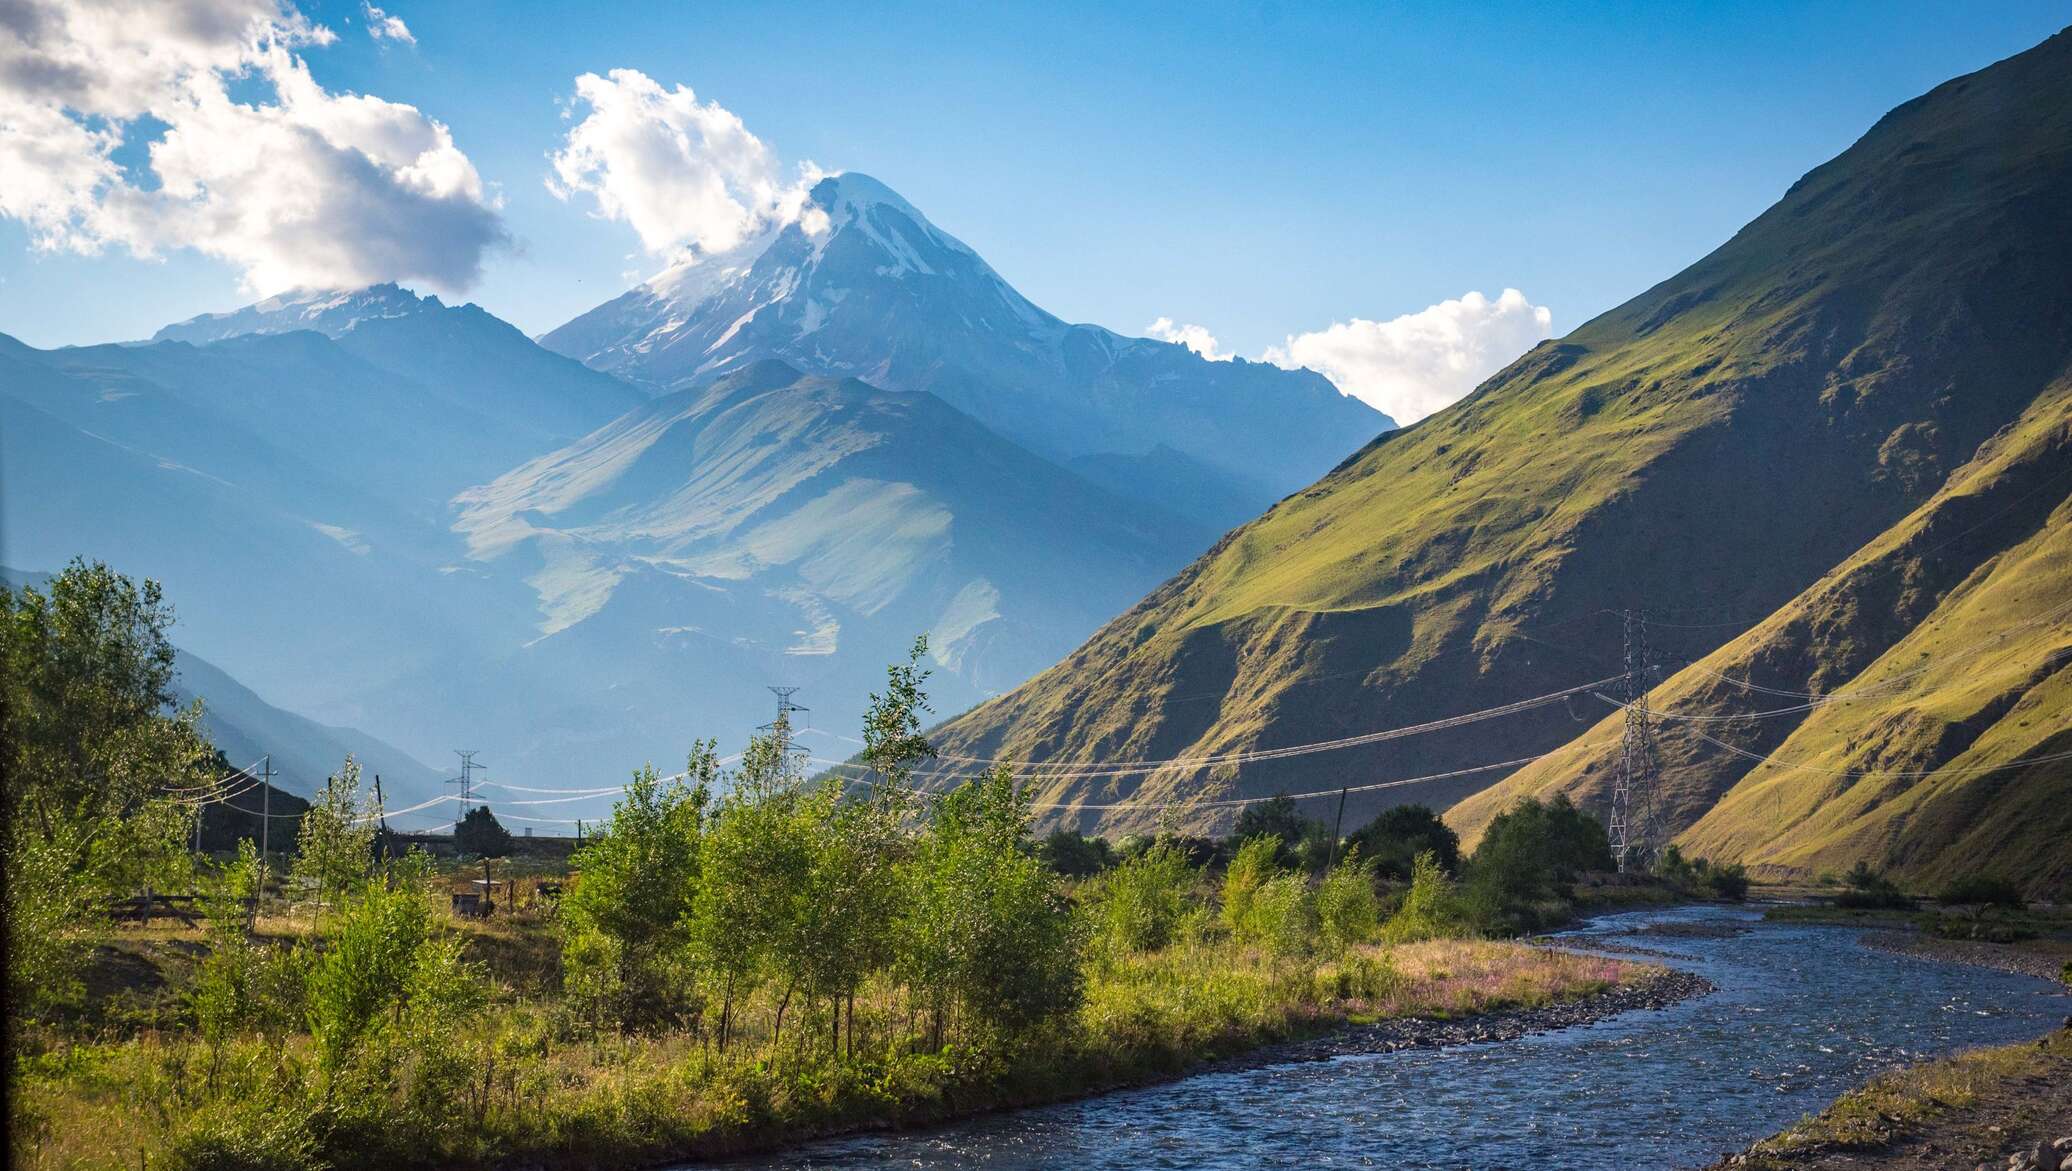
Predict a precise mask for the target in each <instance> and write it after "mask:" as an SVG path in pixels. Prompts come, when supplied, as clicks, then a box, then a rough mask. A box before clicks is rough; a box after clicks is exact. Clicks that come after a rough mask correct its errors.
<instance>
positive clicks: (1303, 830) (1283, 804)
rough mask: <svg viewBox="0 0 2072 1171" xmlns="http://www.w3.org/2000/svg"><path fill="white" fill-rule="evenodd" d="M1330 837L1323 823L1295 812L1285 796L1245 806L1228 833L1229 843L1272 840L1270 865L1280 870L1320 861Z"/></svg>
mask: <svg viewBox="0 0 2072 1171" xmlns="http://www.w3.org/2000/svg"><path fill="white" fill-rule="evenodd" d="M1330 836H1331V831H1330V830H1328V829H1326V828H1325V826H1324V823H1323V822H1321V821H1317V820H1315V819H1314V818H1308V817H1304V816H1302V814H1300V813H1299V812H1297V811H1296V809H1295V799H1294V798H1293V797H1290V796H1288V795H1286V794H1285V793H1284V794H1282V795H1280V796H1278V797H1275V798H1273V799H1272V800H1269V801H1261V802H1259V803H1258V804H1256V805H1247V806H1245V809H1244V812H1242V813H1240V814H1238V815H1237V824H1236V825H1235V826H1234V827H1232V829H1231V831H1230V840H1231V841H1233V842H1246V841H1249V840H1251V839H1253V838H1268V837H1270V838H1273V839H1274V840H1275V847H1274V861H1275V862H1276V863H1278V864H1279V865H1281V866H1293V867H1303V868H1307V867H1308V865H1309V863H1310V861H1311V859H1313V858H1314V859H1318V860H1321V855H1322V853H1323V852H1324V850H1325V849H1326V848H1328V846H1329V844H1330Z"/></svg>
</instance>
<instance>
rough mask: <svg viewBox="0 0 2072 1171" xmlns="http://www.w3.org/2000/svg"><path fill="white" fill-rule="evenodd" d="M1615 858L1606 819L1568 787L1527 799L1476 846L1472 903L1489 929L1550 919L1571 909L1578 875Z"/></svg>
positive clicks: (1469, 870) (1472, 863)
mask: <svg viewBox="0 0 2072 1171" xmlns="http://www.w3.org/2000/svg"><path fill="white" fill-rule="evenodd" d="M1612 865H1613V862H1612V853H1611V845H1610V842H1609V841H1608V840H1607V839H1606V837H1605V833H1604V826H1603V825H1602V824H1600V823H1599V822H1598V821H1597V819H1596V818H1594V817H1591V816H1590V815H1589V814H1587V813H1584V812H1583V811H1582V810H1580V809H1577V808H1576V807H1575V806H1574V805H1573V804H1571V803H1570V801H1569V799H1568V796H1567V794H1559V795H1557V796H1555V798H1554V799H1553V800H1551V801H1545V802H1542V801H1539V800H1537V799H1535V798H1526V799H1525V800H1523V801H1520V802H1519V803H1518V804H1516V805H1514V806H1512V807H1511V808H1510V809H1508V810H1505V811H1504V812H1503V813H1500V814H1498V815H1497V816H1496V817H1495V818H1494V819H1492V820H1491V821H1490V823H1489V828H1488V830H1487V831H1485V832H1484V834H1483V837H1482V842H1481V844H1480V845H1478V846H1476V848H1475V855H1474V857H1473V858H1471V859H1469V861H1468V865H1467V867H1466V869H1467V880H1466V886H1467V901H1468V905H1469V906H1470V908H1471V909H1472V911H1473V914H1474V917H1475V918H1476V919H1477V920H1478V921H1479V922H1480V923H1481V924H1482V925H1483V926H1484V927H1485V928H1486V929H1488V930H1491V931H1497V932H1514V931H1520V930H1531V929H1533V928H1536V927H1542V926H1546V925H1548V924H1550V923H1552V922H1555V921H1558V920H1559V919H1560V918H1562V917H1563V916H1564V915H1565V914H1566V913H1567V910H1568V906H1567V900H1568V898H1569V896H1570V891H1569V884H1571V883H1572V882H1574V881H1575V879H1576V877H1577V876H1578V875H1580V874H1581V873H1582V872H1584V871H1586V870H1609V869H1611V868H1612Z"/></svg>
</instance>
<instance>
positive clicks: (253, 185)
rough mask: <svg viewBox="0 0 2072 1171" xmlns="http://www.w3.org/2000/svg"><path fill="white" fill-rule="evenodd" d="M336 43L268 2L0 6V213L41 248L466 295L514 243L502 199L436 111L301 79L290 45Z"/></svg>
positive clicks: (281, 278) (263, 284) (265, 279)
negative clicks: (176, 258)
mask: <svg viewBox="0 0 2072 1171" xmlns="http://www.w3.org/2000/svg"><path fill="white" fill-rule="evenodd" d="M370 11H371V10H370ZM333 39H334V38H333V36H332V34H331V33H330V32H329V31H327V30H325V29H323V28H320V27H317V26H315V25H312V24H310V23H309V22H308V21H307V20H306V19H304V18H303V17H302V15H301V14H300V13H298V12H296V11H295V10H294V9H293V8H291V7H287V6H285V5H284V4H282V3H280V2H279V0H184V2H179V3H168V2H158V0H0V215H6V216H9V217H11V218H14V219H17V220H20V221H22V222H23V223H24V224H26V225H27V226H28V228H29V231H30V237H31V239H32V241H33V242H34V244H35V246H36V247H38V248H40V249H45V250H67V251H75V252H97V251H100V250H101V249H103V248H106V247H109V246H119V247H125V248H128V249H129V250H130V251H132V252H133V253H135V254H137V255H139V256H145V257H150V256H155V255H158V254H160V253H162V252H164V251H166V250H169V249H175V248H194V249H197V250H199V251H201V252H203V253H206V254H208V255H211V256H216V257H219V258H221V259H223V260H226V261H228V262H230V263H232V264H234V265H236V266H238V267H239V268H240V269H241V270H242V271H243V273H244V277H245V283H246V284H247V286H248V287H249V288H251V289H252V290H253V291H254V292H258V293H271V292H278V291H282V290H285V289H289V288H295V287H315V288H345V287H352V286H356V285H363V284H369V283H373V282H376V281H383V280H411V281H424V282H426V283H429V284H433V285H436V286H439V287H442V288H446V289H452V290H458V289H463V288H465V287H467V286H468V285H470V284H472V283H473V282H474V281H475V280H476V279H477V278H478V277H479V275H480V273H481V265H482V259H483V256H484V254H485V253H486V252H487V251H488V250H489V249H491V248H493V247H497V246H500V245H502V244H504V243H506V242H507V241H508V237H507V235H506V233H505V231H504V228H503V224H502V221H501V218H500V216H499V214H498V212H497V210H496V207H495V205H494V201H493V200H491V199H490V198H489V197H488V195H487V194H486V193H485V191H484V188H483V184H482V180H481V177H480V176H479V175H478V174H477V173H476V171H475V167H474V164H473V163H472V162H470V161H469V160H468V157H467V156H466V155H465V154H463V153H462V152H461V151H460V149H459V148H458V147H456V146H455V145H454V142H453V136H452V134H451V133H450V132H449V131H448V130H447V128H446V127H445V126H444V125H442V124H440V123H439V122H438V121H437V120H435V119H432V118H429V117H427V116H425V115H424V114H423V113H422V112H420V111H419V110H418V109H417V108H416V107H414V106H408V105H404V104H401V103H398V102H390V101H385V100H383V99H381V98H378V97H374V96H371V95H359V94H350V93H345V94H340V93H332V92H330V91H327V90H325V89H324V88H323V87H322V86H320V85H318V84H317V83H316V82H315V81H314V80H313V79H312V78H311V77H310V74H309V69H308V67H307V65H306V64H305V63H304V62H303V61H302V59H301V58H300V57H299V56H297V55H296V53H295V50H296V49H298V48H300V47H302V46H305V45H322V44H328V43H330V42H331V41H332V40H333ZM253 81H256V82H259V83H262V84H261V85H259V86H256V87H248V86H246V85H245V84H244V83H248V82H253ZM234 82H236V83H240V88H241V90H242V89H245V88H252V89H255V90H257V91H259V92H258V94H257V96H251V97H247V98H246V100H238V99H236V98H233V97H232V94H231V86H232V84H233V83H234ZM266 90H270V91H271V92H270V94H267V93H265V92H264V91H266ZM154 133H155V134H156V137H155V138H154V137H152V135H153V134H154ZM126 138H132V139H137V140H141V141H143V142H144V144H145V145H146V147H147V150H146V153H145V160H144V161H143V162H142V163H140V164H139V165H138V166H136V167H135V168H133V172H134V173H125V171H124V169H123V168H122V167H121V166H120V165H118V164H117V162H116V161H115V158H114V155H115V152H116V151H117V150H118V149H119V148H120V147H121V146H122V145H123V143H124V141H125V139H126ZM147 171H148V173H149V177H148V180H147V179H146V178H145V176H144V174H143V173H144V172H147Z"/></svg>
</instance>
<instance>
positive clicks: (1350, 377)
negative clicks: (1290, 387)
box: [1262, 289, 1554, 425]
mask: <svg viewBox="0 0 2072 1171" xmlns="http://www.w3.org/2000/svg"><path fill="white" fill-rule="evenodd" d="M1552 336H1554V315H1553V314H1552V313H1550V312H1549V311H1548V310H1547V309H1546V308H1545V307H1544V306H1538V305H1534V304H1532V303H1530V302H1528V301H1527V300H1526V299H1525V294H1523V293H1521V292H1519V291H1518V290H1517V289H1505V290H1504V291H1503V294H1502V295H1501V296H1499V297H1497V298H1496V299H1495V300H1493V301H1492V300H1490V299H1489V298H1488V297H1485V296H1483V295H1482V294H1481V293H1469V294H1467V295H1465V296H1463V297H1461V298H1460V299H1459V300H1457V301H1441V302H1440V303H1438V304H1437V305H1433V306H1431V307H1430V308H1428V309H1424V310H1421V311H1420V312H1417V313H1406V314H1404V315H1403V316H1401V317H1398V318H1395V319H1394V320H1392V321H1368V320H1365V319H1363V318H1358V317H1355V318H1353V319H1351V320H1350V321H1341V322H1336V323H1334V324H1332V325H1330V326H1329V327H1327V328H1325V329H1321V330H1318V331H1316V332H1314V333H1301V334H1295V335H1293V336H1291V337H1289V338H1288V339H1287V341H1285V342H1283V343H1282V344H1280V345H1278V346H1273V347H1270V348H1268V349H1267V351H1266V353H1265V354H1264V355H1263V358H1262V360H1264V361H1268V362H1272V363H1274V364H1275V365H1277V366H1284V367H1288V368H1290V369H1293V368H1295V367H1307V368H1309V369H1311V370H1314V371H1316V372H1317V373H1319V374H1322V375H1323V376H1324V377H1326V378H1329V379H1330V380H1331V381H1332V382H1333V383H1334V384H1336V385H1337V387H1338V389H1340V390H1342V391H1344V392H1345V393H1347V394H1350V395H1353V396H1354V397H1356V398H1358V399H1360V400H1361V401H1363V402H1365V403H1367V404H1368V405H1369V406H1373V407H1375V408H1377V409H1379V410H1383V411H1386V412H1388V414H1389V415H1390V417H1392V418H1394V419H1395V420H1396V422H1397V423H1398V424H1404V425H1407V424H1410V423H1414V422H1416V421H1417V420H1419V419H1422V418H1424V417H1425V416H1426V415H1429V414H1431V413H1432V412H1434V411H1437V410H1439V409H1440V408H1442V407H1445V406H1447V405H1448V404H1450V403H1452V402H1454V401H1456V400H1458V399H1460V398H1461V397H1462V396H1464V395H1466V394H1467V393H1468V392H1469V391H1471V390H1473V389H1475V387H1476V386H1477V385H1478V384H1480V383H1481V382H1482V380H1483V379H1485V378H1488V377H1489V376H1490V375H1492V374H1494V373H1496V372H1497V371H1498V370H1501V369H1502V368H1503V367H1504V366H1505V364H1507V363H1509V362H1510V361H1511V360H1512V359H1514V358H1516V357H1518V355H1520V354H1523V353H1524V352H1525V351H1527V350H1529V349H1531V348H1532V347H1533V346H1534V345H1536V344H1538V343H1539V342H1541V341H1543V340H1545V339H1547V338H1549V337H1552Z"/></svg>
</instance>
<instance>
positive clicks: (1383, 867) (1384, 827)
mask: <svg viewBox="0 0 2072 1171" xmlns="http://www.w3.org/2000/svg"><path fill="white" fill-rule="evenodd" d="M1348 841H1349V844H1350V845H1353V846H1357V847H1358V848H1359V851H1360V853H1361V855H1362V856H1363V857H1366V858H1367V859H1369V860H1371V861H1372V862H1373V863H1374V867H1375V872H1376V873H1378V874H1380V875H1382V876H1383V877H1386V878H1394V879H1401V880H1407V879H1409V878H1410V876H1411V870H1412V868H1413V867H1414V866H1415V864H1416V862H1417V856H1418V855H1419V854H1423V853H1426V852H1430V853H1431V854H1432V856H1433V857H1435V858H1437V859H1438V861H1439V866H1440V868H1441V869H1443V870H1445V871H1446V872H1447V873H1449V874H1451V873H1454V872H1456V871H1458V870H1459V869H1460V836H1459V835H1457V834H1455V833H1454V832H1453V829H1452V827H1450V826H1448V825H1447V824H1446V823H1445V822H1444V821H1441V820H1440V819H1439V815H1438V814H1436V813H1434V812H1432V810H1431V809H1430V808H1428V807H1426V806H1423V805H1398V806H1396V807H1394V808H1392V809H1385V810H1383V811H1382V812H1381V815H1380V816H1378V817H1376V818H1375V819H1374V820H1373V821H1370V822H1368V823H1367V824H1366V825H1365V826H1362V827H1361V828H1360V830H1359V831H1358V832H1357V833H1355V834H1353V835H1352V837H1351V838H1350V839H1348Z"/></svg>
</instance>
